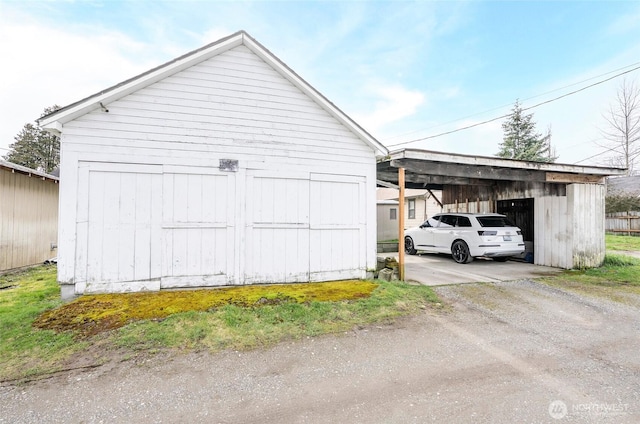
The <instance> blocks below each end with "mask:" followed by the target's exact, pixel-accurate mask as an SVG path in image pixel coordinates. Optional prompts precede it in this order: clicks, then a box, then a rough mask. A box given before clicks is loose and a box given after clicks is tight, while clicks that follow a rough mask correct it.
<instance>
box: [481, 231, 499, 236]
mask: <svg viewBox="0 0 640 424" xmlns="http://www.w3.org/2000/svg"><path fill="white" fill-rule="evenodd" d="M497 234H498V232H497V231H482V230H478V235H479V236H495V235H497Z"/></svg>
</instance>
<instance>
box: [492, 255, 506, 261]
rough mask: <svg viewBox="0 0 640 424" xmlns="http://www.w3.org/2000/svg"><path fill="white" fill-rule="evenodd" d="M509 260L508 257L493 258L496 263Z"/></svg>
mask: <svg viewBox="0 0 640 424" xmlns="http://www.w3.org/2000/svg"><path fill="white" fill-rule="evenodd" d="M508 259H509V257H508V256H496V257H495V258H493V260H494V261H496V262H507V260H508Z"/></svg>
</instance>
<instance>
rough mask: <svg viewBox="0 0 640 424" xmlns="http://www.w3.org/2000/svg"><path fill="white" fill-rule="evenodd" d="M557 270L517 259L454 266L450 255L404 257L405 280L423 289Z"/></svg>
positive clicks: (520, 277)
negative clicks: (422, 286) (421, 285)
mask: <svg viewBox="0 0 640 424" xmlns="http://www.w3.org/2000/svg"><path fill="white" fill-rule="evenodd" d="M378 256H382V257H395V258H396V259H398V253H397V252H388V253H383V254H379V255H378ZM561 271H562V270H561V269H559V268H551V267H547V266H540V265H533V264H530V263H526V262H521V261H517V260H509V261H507V262H496V261H494V260H491V259H484V258H476V259H475V260H474V261H473V262H471V263H469V264H458V263H456V262H454V260H453V259H452V258H451V255H439V254H431V253H424V254H420V255H405V280H406V281H415V282H418V283H420V284H424V285H426V286H442V285H447V284H459V283H495V282H499V281H517V280H524V279H527V278H536V277H540V276H543V275H553V274H556V273H558V272H561Z"/></svg>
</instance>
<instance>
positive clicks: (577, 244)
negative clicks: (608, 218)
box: [567, 184, 605, 268]
mask: <svg viewBox="0 0 640 424" xmlns="http://www.w3.org/2000/svg"><path fill="white" fill-rule="evenodd" d="M604 193H605V187H604V185H602V184H569V185H568V186H567V211H568V215H569V218H570V221H569V225H570V228H571V243H570V244H571V246H572V254H571V264H570V268H591V267H597V266H600V265H602V262H603V261H604V255H605V243H604Z"/></svg>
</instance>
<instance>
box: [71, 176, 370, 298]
mask: <svg viewBox="0 0 640 424" xmlns="http://www.w3.org/2000/svg"><path fill="white" fill-rule="evenodd" d="M80 169H81V179H80V181H81V182H80V184H79V186H78V193H79V198H80V199H83V198H84V199H86V203H85V202H82V205H80V206H79V210H78V215H77V216H78V221H77V225H76V228H77V247H76V252H77V253H76V281H77V282H87V284H91V285H93V290H95V291H122V290H129V289H131V288H130V287H133V286H130V285H127V284H123V283H127V282H133V281H135V282H137V283H136V284H137V287H139V288H141V289H144V288H145V287H146V288H148V289H157V288H158V284H159V286H160V288H172V287H201V286H213V285H230V284H251V283H279V282H305V281H325V280H332V279H343V278H364V277H365V276H366V275H365V274H366V248H365V246H366V231H365V221H366V220H365V215H366V202H365V195H364V193H365V179H364V177H355V176H339V175H329V174H313V173H308V172H306V173H305V172H299V173H292V172H288V173H287V176H286V178H284V177H282V175H281V174H282V173H275V172H266V171H252V170H247V171H246V173H244V172H238V173H236V172H220V171H219V170H218V169H217V168H196V169H194V168H192V167H176V166H152V165H148V166H145V165H113V164H108V165H107V164H95V163H93V164H90V165H82V166H81V168H80ZM279 174H280V175H279ZM83 177H84V178H83ZM145 281H148V282H149V283H148V284H147V283H140V282H145ZM158 281H159V283H158ZM154 282H155V283H154ZM117 284H121V285H120V286H117ZM141 284H142V285H141ZM154 284H155V285H154ZM147 286H148V287H147Z"/></svg>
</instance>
